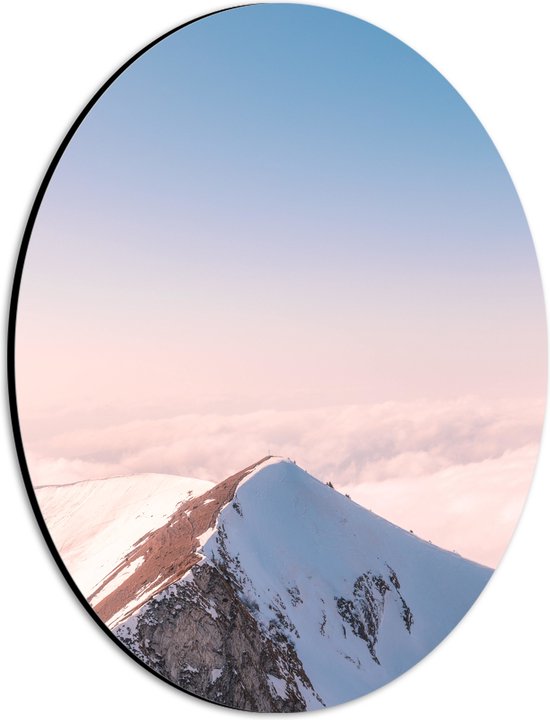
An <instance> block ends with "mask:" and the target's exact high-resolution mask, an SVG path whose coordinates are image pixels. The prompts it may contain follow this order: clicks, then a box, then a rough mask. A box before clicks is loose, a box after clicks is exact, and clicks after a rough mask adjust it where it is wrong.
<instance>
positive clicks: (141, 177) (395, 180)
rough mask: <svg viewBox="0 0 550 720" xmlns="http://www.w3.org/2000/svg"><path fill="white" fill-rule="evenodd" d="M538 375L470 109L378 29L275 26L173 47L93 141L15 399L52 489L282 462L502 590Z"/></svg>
mask: <svg viewBox="0 0 550 720" xmlns="http://www.w3.org/2000/svg"><path fill="white" fill-rule="evenodd" d="M545 348H546V330H545V315H544V303H543V297H542V289H541V283H540V277H539V273H538V268H537V262H536V257H535V252H534V247H533V244H532V241H531V237H530V234H529V229H528V226H527V223H526V220H525V217H524V214H523V211H522V209H521V205H520V202H519V199H518V197H517V195H516V192H515V190H514V187H513V184H512V181H511V179H510V177H509V175H508V173H507V171H506V168H505V167H504V165H503V163H502V160H501V159H500V157H499V155H498V152H497V151H496V149H495V147H494V146H493V144H492V142H491V140H490V139H489V138H488V136H487V134H486V133H485V131H484V130H483V128H482V127H481V125H480V124H479V122H478V120H477V119H476V117H475V115H474V114H473V113H472V111H471V110H470V109H469V108H468V106H467V105H466V104H465V103H464V101H463V100H462V99H461V98H460V96H459V95H458V94H457V93H456V92H455V91H454V90H453V88H452V87H451V86H450V85H449V84H448V83H447V82H446V81H445V80H444V79H443V78H442V76H441V75H440V74H439V73H438V72H437V71H436V70H435V69H434V68H433V67H431V66H430V65H429V64H428V63H426V62H425V61H424V60H423V59H422V58H421V57H420V56H418V55H417V54H416V53H414V52H413V51H412V50H411V49H410V48H408V47H407V46H405V45H403V44H402V43H400V42H399V41H398V40H397V39H395V38H393V37H392V36H390V35H388V34H386V33H384V32H383V31H381V30H379V29H377V28H375V27H374V26H372V25H369V24H367V23H365V22H362V21H359V20H357V19H354V18H352V17H350V16H347V15H343V14H340V13H336V12H333V11H328V10H324V9H320V8H313V7H305V6H295V5H264V6H262V5H260V6H249V7H244V8H239V9H235V10H231V11H228V12H223V13H220V14H216V15H213V16H210V17H208V18H205V19H203V20H201V21H200V22H197V23H194V24H192V25H189V26H187V27H185V28H183V29H182V30H180V31H178V32H176V33H174V34H172V35H171V36H170V37H169V38H167V39H165V40H164V41H162V42H161V43H159V44H157V45H156V46H154V47H153V48H152V49H150V50H149V51H148V52H147V53H145V54H144V55H143V56H141V57H140V58H139V59H138V60H137V61H135V62H134V63H133V64H132V65H131V66H130V67H129V68H128V69H127V70H126V71H125V72H124V73H123V74H122V75H121V76H120V77H119V78H118V79H117V80H116V81H115V82H114V83H113V84H112V85H111V87H110V88H109V89H108V90H107V91H106V92H105V93H104V94H103V95H102V97H101V98H100V100H99V101H98V102H97V103H96V104H95V105H94V107H93V109H92V110H91V112H90V113H89V114H88V115H87V117H86V119H85V120H84V122H83V123H82V125H81V126H80V128H79V129H78V131H77V133H76V135H75V137H74V138H73V140H72V141H71V143H70V144H69V146H68V148H67V149H66V151H65V153H64V155H63V157H62V158H61V161H60V163H59V165H58V167H57V169H56V172H55V174H54V176H53V178H52V180H51V182H50V184H49V186H48V189H47V192H46V195H45V197H44V200H43V202H42V205H41V207H40V210H39V213H38V216H37V220H36V223H35V227H34V230H33V233H32V237H31V241H30V244H29V247H28V252H27V257H26V261H25V268H24V273H23V278H22V283H21V292H20V299H19V306H18V317H17V327H16V391H17V400H18V406H19V412H20V420H21V425H22V431H23V440H24V444H25V450H26V452H27V455H28V457H29V461H30V466H31V474H32V476H33V481H34V482H35V483H36V484H44V483H45V482H46V481H47V482H52V481H58V482H66V481H70V480H74V479H75V478H87V477H100V476H104V475H109V474H121V473H129V472H173V473H178V474H182V475H191V476H198V477H205V479H214V480H219V479H222V478H223V477H226V476H227V475H229V474H230V473H231V472H233V471H235V470H237V469H239V468H240V467H242V466H244V465H248V464H249V463H250V462H253V461H254V460H255V459H257V458H259V457H261V456H263V455H265V454H266V451H271V452H273V453H276V454H281V455H284V456H287V455H291V456H292V457H293V458H294V459H296V460H297V462H298V464H301V465H302V466H304V467H306V468H307V469H308V470H310V472H314V473H316V474H317V476H318V477H321V479H330V480H331V481H333V482H334V483H335V484H336V485H337V486H339V487H341V488H342V489H345V491H346V492H350V493H351V495H352V497H355V498H356V499H357V500H358V501H360V502H362V503H363V504H365V505H366V506H368V507H372V509H373V510H375V511H377V512H380V514H383V515H384V516H386V517H389V518H390V519H393V520H394V521H395V522H399V524H402V525H404V524H410V525H413V526H414V527H418V528H419V532H423V533H425V534H430V535H432V537H431V539H432V540H434V541H435V540H436V541H437V542H439V543H440V544H442V545H444V546H445V547H449V546H450V545H453V544H456V543H457V542H458V541H460V542H461V543H462V544H463V546H462V547H461V550H462V551H463V552H465V553H467V554H468V555H469V556H471V557H476V558H481V561H484V562H487V563H488V564H491V563H493V564H494V563H496V561H497V560H498V557H500V554H501V553H502V551H503V549H504V547H505V545H506V543H507V540H508V538H509V536H510V532H511V530H512V528H513V526H514V524H515V521H516V519H517V517H518V515H519V512H520V510H521V505H522V502H523V499H524V496H525V492H526V491H527V489H528V486H529V482H530V480H531V476H532V472H533V468H534V463H535V461H536V453H537V448H538V442H539V437H540V430H541V425H542V418H543V413H544V400H545V392H546V384H545V383H546V353H545ZM457 448H458V449H457ZM427 497H430V498H431V499H432V500H433V502H434V504H435V502H436V499H437V512H435V510H434V512H432V513H430V511H429V509H427V508H426V498H427ZM488 517H494V518H499V520H498V522H497V521H496V520H495V523H494V525H495V528H494V532H493V535H492V537H491V538H490V540H488V538H487V533H484V534H483V533H482V532H481V531H480V529H479V528H480V522H483V521H484V520H485V521H486V520H487V518H488ZM500 519H501V520H500ZM461 538H462V539H461Z"/></svg>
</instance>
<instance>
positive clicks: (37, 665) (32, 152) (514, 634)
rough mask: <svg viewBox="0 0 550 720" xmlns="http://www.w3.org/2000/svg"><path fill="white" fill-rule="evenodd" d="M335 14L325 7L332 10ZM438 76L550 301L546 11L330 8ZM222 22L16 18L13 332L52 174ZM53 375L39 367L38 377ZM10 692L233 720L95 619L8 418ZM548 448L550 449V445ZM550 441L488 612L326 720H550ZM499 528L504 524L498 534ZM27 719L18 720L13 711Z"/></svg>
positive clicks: (1, 264)
mask: <svg viewBox="0 0 550 720" xmlns="http://www.w3.org/2000/svg"><path fill="white" fill-rule="evenodd" d="M321 4H325V3H321ZM326 5H327V7H333V8H335V9H340V10H345V11H348V12H350V13H352V14H355V15H358V16H359V17H362V18H364V19H366V20H369V21H371V22H373V23H374V24H376V25H378V26H380V27H382V28H383V29H385V30H387V31H389V32H391V33H392V34H394V35H396V36H397V37H398V38H400V39H401V40H403V41H404V42H406V43H408V44H409V45H411V46H412V47H413V48H414V49H415V50H417V51H418V52H420V53H421V54H422V55H423V56H424V57H425V58H426V59H427V60H429V61H430V62H432V63H433V64H434V65H435V67H436V68H437V69H438V70H440V71H441V72H442V73H443V75H444V76H445V77H446V78H447V79H448V80H449V81H450V82H451V83H452V84H453V85H454V86H455V88H456V89H457V90H458V91H459V92H460V93H461V94H462V95H463V97H464V98H465V99H466V101H467V102H468V104H469V105H470V106H471V107H472V109H473V110H474V111H475V112H476V114H477V115H478V117H479V118H480V120H481V122H482V123H483V124H484V126H485V127H486V129H487V131H488V132H489V135H490V136H491V137H492V139H493V141H494V142H495V144H496V146H497V148H498V149H499V151H500V153H501V155H502V156H503V159H504V161H505V163H506V165H507V167H508V170H509V172H510V173H511V175H512V178H513V180H514V182H515V184H516V188H517V190H518V192H519V195H520V198H521V200H522V202H523V205H524V209H525V211H526V214H527V217H528V220H529V223H530V226H531V231H532V233H533V236H534V240H535V244H536V247H537V252H538V255H539V261H540V263H541V268H542V271H543V277H544V282H545V290H546V295H547V296H548V295H549V286H550V243H549V241H548V237H549V229H550V211H549V209H548V206H549V191H550V181H549V167H550V142H549V140H548V132H549V129H550V109H549V92H548V69H549V68H550V48H549V43H548V40H547V37H546V35H547V27H548V23H547V21H546V12H545V5H546V3H543V2H541V1H540V0H527V1H526V0H523V2H521V3H519V2H507V1H506V0H499V1H498V2H496V1H492V0H477V2H473V1H471V0H461V2H456V1H455V0H445V1H444V2H442V1H441V0H433V1H432V0H414V2H411V0H399V1H397V0H372V1H370V2H369V1H368V0H363V2H342V1H339V0H330V2H327V3H326ZM221 7H222V5H219V4H216V3H212V2H208V1H203V2H189V1H188V2H185V3H183V2H173V1H168V0H158V1H157V2H155V3H152V2H150V0H149V1H147V2H143V1H141V0H114V1H113V0H110V1H107V0H94V2H93V3H83V2H80V3H78V2H77V3H75V2H74V0H71V1H68V0H48V2H43V0H32V1H28V2H25V3H15V2H14V3H9V5H8V3H6V4H5V5H4V9H3V10H2V19H1V27H2V36H3V37H2V43H1V53H2V58H1V67H2V74H3V81H2V94H1V98H2V101H3V110H2V113H1V116H0V117H1V123H2V132H1V133H0V141H1V143H2V147H1V156H0V157H1V158H2V162H1V173H0V182H1V183H2V186H1V188H0V190H1V193H0V198H1V200H2V204H1V207H2V212H1V223H2V228H1V231H2V232H1V238H2V242H1V244H0V252H1V257H0V268H1V271H2V290H3V298H4V326H5V327H6V326H7V312H8V302H9V293H10V288H11V279H12V273H13V267H14V264H15V259H16V255H17V252H18V247H19V243H20V239H21V235H22V232H23V229H24V225H25V221H26V217H27V214H28V212H29V211H30V207H31V203H32V200H33V198H34V195H35V193H36V191H37V190H38V186H39V183H40V181H41V179H42V176H43V174H44V173H45V171H46V168H47V166H48V164H49V161H50V160H51V158H52V156H53V154H54V152H55V150H56V149H57V147H58V145H59V143H60V142H61V140H62V139H63V136H64V135H65V133H66V131H67V130H68V128H69V126H70V124H71V123H72V121H73V120H74V119H75V118H76V116H77V115H78V113H79V111H80V110H81V108H82V107H83V106H84V105H85V104H86V102H87V101H88V99H89V98H90V97H91V95H92V94H93V93H94V92H95V91H96V89H98V87H99V86H100V85H101V84H102V83H103V82H104V81H105V80H106V79H107V78H108V77H109V76H110V75H111V74H112V73H113V71H114V70H116V69H117V68H118V67H119V66H120V65H121V64H122V63H123V62H125V61H126V60H127V59H128V58H129V57H130V56H131V55H133V54H134V53H135V52H136V51H137V50H139V49H140V48H141V47H143V46H144V45H146V44H147V43H148V42H150V41H151V40H153V39H154V38H155V37H157V36H158V35H160V34H162V33H163V32H165V31H166V30H169V29H170V28H172V27H173V26H175V25H178V24H180V23H182V22H184V21H186V20H189V19H191V18H193V17H196V16H198V15H201V14H204V13H205V12H208V11H211V10H214V9H219V8H221ZM39 361H40V359H39V358H37V362H39ZM1 418H2V431H1V433H0V441H1V443H2V446H1V448H0V461H1V463H2V465H1V471H2V481H1V488H2V501H1V502H2V504H1V508H2V512H3V518H4V520H3V522H2V523H1V525H0V527H1V532H2V541H1V543H2V544H1V550H2V555H1V558H2V572H1V573H0V575H1V578H2V619H3V623H2V646H3V647H2V653H1V657H2V660H3V666H4V671H3V672H4V676H3V677H2V681H3V686H4V690H3V692H2V696H1V697H2V699H1V701H0V703H1V704H0V708H2V710H3V711H4V710H7V711H8V717H33V716H34V715H40V716H45V717H48V718H49V717H57V718H63V719H64V718H73V717H75V716H76V717H79V718H83V719H86V718H97V717H102V716H106V717H116V716H118V715H119V714H123V716H124V717H131V718H146V717H147V718H149V717H151V716H152V715H153V714H161V713H162V714H163V715H164V714H165V713H170V714H174V715H175V716H181V715H185V714H186V713H192V714H193V715H194V716H196V717H203V718H211V717H216V716H218V717H223V716H224V715H225V716H226V717H228V716H229V713H230V712H231V714H233V715H237V714H239V713H237V712H236V711H228V710H223V709H219V708H215V707H214V706H212V705H209V704H207V703H204V702H200V701H198V700H194V699H192V698H190V697H188V696H186V695H184V694H183V693H181V692H179V691H177V690H174V689H172V688H170V687H169V686H167V685H165V684H164V683H162V682H161V681H159V680H157V679H156V678H154V677H153V676H152V675H150V674H149V673H147V672H146V671H144V670H142V669H141V668H140V667H138V666H137V664H135V663H133V662H132V661H131V660H130V659H129V658H127V657H126V656H125V655H124V654H123V653H122V652H121V651H120V650H119V649H117V648H116V647H115V646H114V645H113V644H112V643H111V641H110V640H109V639H108V638H107V636H105V635H104V634H103V633H102V632H100V631H99V629H98V628H97V626H96V625H95V623H94V622H93V621H92V620H91V619H90V618H89V617H88V615H87V614H86V613H85V611H84V610H83V608H82V607H81V606H80V605H79V603H78V602H77V601H76V599H75V598H74V597H73V596H72V593H71V592H70V591H69V589H68V587H67V586H66V584H65V582H64V580H63V578H62V576H61V574H60V573H59V571H58V570H57V567H56V565H55V563H54V562H53V560H52V559H51V557H50V555H49V553H48V550H47V548H46V545H45V543H44V541H43V540H42V538H41V535H40V533H39V531H38V529H37V525H36V523H35V520H34V516H33V515H32V512H31V510H30V505H29V503H28V500H27V497H26V494H25V490H24V487H23V483H22V480H21V478H20V475H19V471H18V465H17V461H16V457H15V452H14V450H13V447H12V440H11V431H10V424H9V416H8V410H7V398H6V392H5V391H4V408H3V413H2V415H1ZM546 435H548V433H546ZM549 479H550V439H548V438H546V440H545V442H544V446H543V452H542V454H541V457H540V461H539V466H538V470H537V473H536V477H535V482H534V485H533V489H532V491H531V494H530V497H529V500H528V503H527V506H526V509H525V512H524V515H523V518H522V521H521V524H520V527H519V529H518V531H517V533H516V535H515V537H514V540H513V542H512V544H511V546H510V549H509V550H508V552H507V555H506V557H505V559H504V561H503V562H502V564H501V566H500V568H499V569H498V571H497V572H496V573H495V576H494V577H493V579H492V581H491V583H490V585H489V587H488V588H487V589H486V591H485V592H484V593H483V595H482V597H481V598H480V600H479V601H478V602H477V604H476V605H475V607H474V609H473V610H472V611H471V613H470V614H469V615H468V616H467V617H466V619H465V620H464V621H463V622H462V623H461V625H460V627H459V629H458V630H457V631H455V632H454V633H452V635H451V636H450V637H449V638H448V640H447V641H445V642H444V643H443V644H442V645H441V646H440V647H439V648H438V649H437V650H436V651H435V652H434V653H432V655H430V656H429V657H428V658H427V659H426V660H425V661H423V662H422V663H420V664H419V665H418V666H417V667H416V668H414V669H413V670H412V671H410V672H409V673H407V674H406V675H405V676H404V677H402V678H401V679H399V680H397V681H395V682H394V683H392V684H390V685H389V686H386V687H385V688H383V689H382V690H380V691H378V692H376V693H373V694H372V695H370V696H369V697H367V698H364V699H362V700H359V701H356V702H353V703H348V704H347V705H345V706H342V707H340V708H335V709H332V710H328V711H321V712H322V716H323V717H326V718H329V717H333V718H336V717H344V715H345V716H346V717H349V716H350V715H351V716H353V715H355V716H357V717H359V716H362V715H370V716H372V717H382V716H383V717H384V718H389V719H390V720H391V719H392V718H397V717H401V716H402V715H404V716H406V717H407V718H413V719H414V718H423V719H426V720H431V719H432V718H433V719H434V720H435V718H437V719H438V720H439V719H440V718H444V719H445V720H453V719H454V718H462V717H463V716H464V715H470V716H472V717H473V718H480V717H483V716H489V717H497V718H508V717H510V718H512V717H513V718H517V717H525V718H546V717H548V711H549V704H550V703H549V701H548V697H547V694H546V688H545V684H546V683H547V682H548V655H547V651H548V647H549V646H550V642H549V641H550V632H549V629H548V628H549V625H550V608H549V604H550V592H549V591H550V583H549V580H548V571H549V563H548V550H547V548H549V547H550V543H549V542H548V541H549V539H550V533H549V530H548V527H549V523H548V514H549V512H550V493H549V490H548V480H549ZM490 522H491V521H490V518H487V523H488V532H490V530H491V528H490ZM10 710H11V711H10Z"/></svg>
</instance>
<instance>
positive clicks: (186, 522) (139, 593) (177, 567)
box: [88, 456, 270, 626]
mask: <svg viewBox="0 0 550 720" xmlns="http://www.w3.org/2000/svg"><path fill="white" fill-rule="evenodd" d="M269 458H270V456H267V457H264V458H262V459H261V460H259V461H258V462H257V463H254V464H253V465H250V466H249V467H246V468H244V470H241V471H240V472H238V473H235V474H234V475H231V476H230V477H228V478H227V479H226V480H223V481H222V482H220V483H219V484H218V485H215V486H214V487H213V488H212V489H211V490H208V491H207V492H206V493H204V494H203V495H201V496H200V498H190V499H189V500H183V501H182V502H181V504H180V506H179V507H178V509H177V510H176V512H175V513H174V514H173V515H172V516H171V517H170V518H169V519H168V520H167V522H166V523H165V524H164V525H163V526H162V527H160V528H158V529H156V530H153V531H152V532H150V533H147V535H145V536H144V537H142V538H140V540H138V542H137V543H136V544H135V546H134V547H133V548H132V549H131V551H130V552H129V553H128V554H127V555H126V557H125V558H124V560H123V561H122V562H121V563H120V564H119V565H117V567H116V568H114V570H113V571H112V572H111V573H109V575H107V577H105V579H104V580H103V582H102V583H101V584H100V585H99V586H98V587H97V588H96V590H95V592H94V593H93V594H92V595H91V596H90V597H88V602H89V603H90V605H91V606H92V607H93V608H94V611H95V612H96V614H97V615H98V616H99V618H100V619H101V620H102V621H103V622H104V623H105V624H107V625H109V626H114V625H115V624H117V623H120V622H122V621H123V620H125V619H126V618H127V617H129V616H130V615H131V614H132V613H133V612H135V611H136V609H138V608H139V607H141V606H142V605H144V604H145V603H146V602H147V601H148V600H149V599H150V598H151V597H152V596H153V594H156V593H158V592H161V591H162V590H163V589H164V588H166V587H168V586H169V585H171V584H172V583H173V582H175V581H176V580H179V579H180V578H181V577H182V576H183V575H184V574H185V573H186V572H187V571H188V570H189V569H190V568H192V567H193V565H195V564H196V563H197V562H199V560H200V559H201V557H202V555H200V554H198V553H197V552H196V551H197V548H198V547H199V537H200V536H201V535H202V534H203V533H205V532H206V531H207V530H209V529H210V528H213V527H214V525H215V524H216V519H217V516H218V514H219V512H220V508H222V507H223V506H224V505H226V504H227V503H229V502H230V501H231V500H232V498H233V495H234V493H235V489H236V488H237V485H238V484H239V483H240V482H241V480H243V479H244V478H245V477H246V476H247V475H248V474H249V473H251V472H252V471H253V470H254V469H255V468H256V467H257V466H258V465H261V464H262V463H263V462H265V461H266V460H269ZM132 566H134V568H135V569H133V571H132V572H131V573H130V574H129V575H128V576H127V577H124V575H125V572H126V570H127V569H128V568H130V567H132ZM123 577H124V579H123V580H122V582H118V580H117V579H118V578H123ZM112 585H114V586H115V587H114V589H113V590H112V591H111V592H108V593H107V594H106V593H105V590H106V589H109V587H110V586H112ZM136 598H139V602H136ZM129 603H130V604H131V607H130V606H128V604H129Z"/></svg>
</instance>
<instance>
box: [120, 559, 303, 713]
mask: <svg viewBox="0 0 550 720" xmlns="http://www.w3.org/2000/svg"><path fill="white" fill-rule="evenodd" d="M187 580H188V581H187V582H183V583H178V584H177V585H172V586H171V587H170V588H169V589H168V590H167V591H166V592H165V593H163V594H162V596H157V597H156V598H154V599H153V600H151V601H150V602H149V603H148V604H147V607H146V608H145V609H144V610H143V611H142V612H141V613H140V614H139V616H136V617H134V618H131V619H130V620H129V621H128V622H127V623H123V624H122V625H119V626H118V627H117V628H116V630H115V633H116V634H117V636H118V637H119V638H120V639H121V640H122V641H123V642H124V643H125V644H126V645H127V646H128V647H129V648H130V650H131V651H132V652H133V653H134V654H135V655H137V656H138V657H139V658H140V659H142V660H143V661H144V662H145V663H146V664H147V665H148V666H149V667H151V668H152V669H154V670H156V671H157V672H158V673H160V674H161V675H163V676H164V677H166V678H167V679H169V680H171V681H172V682H173V683H175V684H176V685H178V686H179V687H181V688H183V689H184V690H187V691H189V692H191V693H193V694H195V695H198V696H199V697H202V698H206V699H208V700H212V701H214V702H218V703H221V704H223V705H225V706H228V707H233V708H238V709H240V710H252V711H256V712H299V711H303V710H305V709H306V703H305V701H304V698H303V697H302V695H301V693H300V688H299V683H301V684H302V685H303V686H304V687H305V688H308V689H310V690H311V691H313V688H312V687H311V683H310V681H309V679H308V677H307V675H306V674H305V672H304V669H303V667H302V664H301V662H300V660H299V659H298V657H297V655H296V652H295V650H294V648H293V646H292V644H291V643H290V642H289V641H288V640H287V639H286V638H283V637H281V638H280V639H278V640H273V639H270V638H269V637H266V635H265V632H262V629H261V628H260V626H259V625H258V623H257V621H256V620H255V618H254V617H253V616H252V614H251V613H250V612H249V611H248V609H247V608H246V607H245V605H244V604H243V603H242V602H241V601H240V600H239V598H238V596H237V594H236V592H235V588H234V587H233V585H232V583H231V582H230V581H229V580H228V579H227V578H225V577H224V576H223V575H222V574H221V572H220V571H219V570H218V569H217V568H215V567H213V566H212V565H209V564H208V563H204V564H201V565H198V566H196V567H195V568H194V569H193V571H192V573H191V574H190V575H188V577H187Z"/></svg>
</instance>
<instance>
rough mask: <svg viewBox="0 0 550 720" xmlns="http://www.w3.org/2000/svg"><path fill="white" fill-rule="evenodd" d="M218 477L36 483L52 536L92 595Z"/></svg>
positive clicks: (152, 476) (80, 584) (133, 477)
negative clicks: (180, 507)
mask: <svg viewBox="0 0 550 720" xmlns="http://www.w3.org/2000/svg"><path fill="white" fill-rule="evenodd" d="M210 487H212V483H210V482H207V481H204V480H196V479H194V478H185V477H179V476H177V475H161V474H140V475H131V476H128V477H114V478H107V479H104V480H84V481H82V482H77V483H73V484H72V485H45V486H42V487H38V488H35V492H36V496H37V499H38V503H39V505H40V509H41V511H42V514H43V516H44V519H45V521H46V525H47V526H48V529H49V531H50V534H51V535H52V539H53V541H54V543H55V545H56V547H57V549H58V551H59V554H60V555H61V557H62V559H63V562H64V563H65V565H66V566H67V569H68V570H69V572H70V574H71V575H72V577H73V579H74V580H75V582H76V584H77V585H78V587H79V588H80V590H81V591H82V593H83V594H84V595H85V596H86V597H88V596H89V595H90V594H91V593H92V591H93V589H94V588H95V587H96V586H97V585H99V583H100V582H101V580H102V579H103V578H104V577H105V576H106V575H107V574H108V573H109V572H110V571H111V570H112V569H113V568H114V567H115V566H116V565H118V564H119V563H120V562H121V561H122V559H123V558H124V556H125V555H126V553H127V552H128V551H129V550H130V549H131V548H132V546H133V545H134V543H135V542H136V541H137V540H139V539H140V538H141V537H143V535H145V534H146V533H147V532H150V531H151V530H154V529H155V528H158V527H159V526H160V525H162V524H163V523H164V522H166V519H167V518H168V517H169V516H170V515H172V513H173V512H174V510H175V509H176V507H177V505H178V503H180V502H182V501H185V500H187V499H189V498H191V497H194V496H196V495H200V494H202V493H204V492H205V491H206V490H208V488H210Z"/></svg>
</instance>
